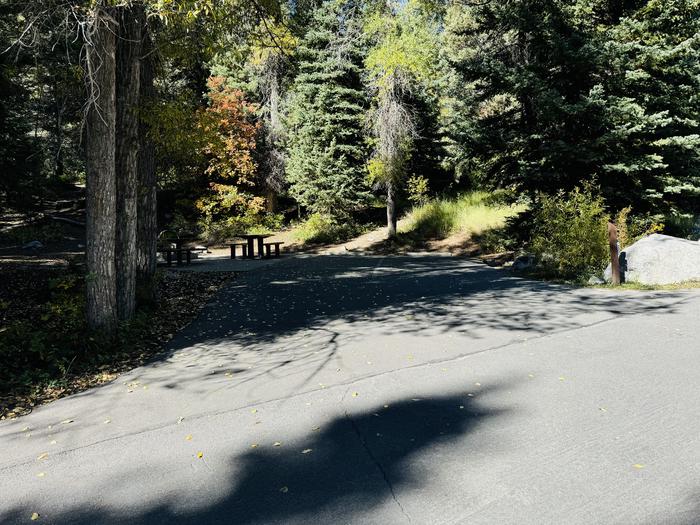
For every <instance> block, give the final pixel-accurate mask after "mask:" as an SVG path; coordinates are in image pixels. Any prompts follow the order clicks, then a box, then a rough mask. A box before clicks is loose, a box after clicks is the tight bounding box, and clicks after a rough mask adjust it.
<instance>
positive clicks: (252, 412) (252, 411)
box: [250, 408, 258, 414]
mask: <svg viewBox="0 0 700 525" xmlns="http://www.w3.org/2000/svg"><path fill="white" fill-rule="evenodd" d="M257 411H258V410H257V409H256V408H253V409H252V410H251V411H250V413H251V414H255V413H257Z"/></svg>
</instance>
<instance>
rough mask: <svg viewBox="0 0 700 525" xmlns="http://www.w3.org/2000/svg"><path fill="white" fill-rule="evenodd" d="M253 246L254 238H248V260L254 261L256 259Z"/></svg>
mask: <svg viewBox="0 0 700 525" xmlns="http://www.w3.org/2000/svg"><path fill="white" fill-rule="evenodd" d="M253 246H254V245H253V238H252V237H248V259H252V258H253V257H254V254H253Z"/></svg>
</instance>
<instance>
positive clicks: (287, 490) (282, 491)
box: [280, 487, 289, 494]
mask: <svg viewBox="0 0 700 525" xmlns="http://www.w3.org/2000/svg"><path fill="white" fill-rule="evenodd" d="M280 492H281V493H282V494H286V493H287V492H289V488H287V487H282V488H281V489H280Z"/></svg>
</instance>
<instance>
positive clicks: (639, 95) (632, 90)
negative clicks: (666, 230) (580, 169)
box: [590, 0, 700, 212]
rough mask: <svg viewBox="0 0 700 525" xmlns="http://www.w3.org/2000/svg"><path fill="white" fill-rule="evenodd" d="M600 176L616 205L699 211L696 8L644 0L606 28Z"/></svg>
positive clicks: (595, 96) (686, 0)
mask: <svg viewBox="0 0 700 525" xmlns="http://www.w3.org/2000/svg"><path fill="white" fill-rule="evenodd" d="M607 35H608V41H607V45H606V49H607V52H608V59H609V62H610V67H609V71H610V72H611V73H610V75H609V76H608V77H607V78H605V79H604V81H603V82H602V83H601V85H599V86H597V87H596V89H595V90H594V91H593V92H592V93H591V97H590V98H591V100H594V101H595V104H596V105H597V106H598V107H599V108H600V109H599V112H600V113H601V114H602V115H603V116H604V118H605V133H603V134H602V135H601V137H600V139H599V141H598V145H599V148H600V150H601V152H602V153H603V154H604V155H605V158H604V159H603V160H604V162H603V164H602V166H601V170H600V173H601V175H600V177H601V185H602V187H603V189H606V190H607V197H608V201H609V202H610V203H612V204H613V205H614V206H615V207H618V208H619V207H622V206H624V205H628V204H632V205H633V207H636V209H637V211H656V212H666V211H678V210H681V211H682V210H686V211H697V210H698V209H699V208H700V96H698V93H700V2H698V1H697V0H651V1H650V2H647V3H646V5H645V6H644V7H642V8H641V9H638V10H637V11H636V12H634V13H633V14H631V16H628V17H626V18H624V19H622V20H621V21H620V23H619V24H618V25H615V26H611V27H610V28H609V29H608V31H607Z"/></svg>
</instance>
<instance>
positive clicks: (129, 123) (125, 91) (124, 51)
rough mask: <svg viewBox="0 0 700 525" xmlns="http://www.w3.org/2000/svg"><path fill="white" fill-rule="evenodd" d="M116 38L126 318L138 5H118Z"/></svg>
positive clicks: (122, 312) (126, 312) (130, 303)
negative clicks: (117, 33) (117, 37)
mask: <svg viewBox="0 0 700 525" xmlns="http://www.w3.org/2000/svg"><path fill="white" fill-rule="evenodd" d="M118 13H119V39H118V40H117V120H116V130H117V134H116V170H117V238H116V268H117V311H118V314H119V319H120V320H129V319H131V318H132V317H133V315H134V311H135V310H136V223H137V218H136V195H137V180H138V179H137V170H138V149H139V141H138V136H139V117H138V106H139V83H140V63H141V25H142V22H141V17H140V16H139V14H138V6H136V5H135V6H133V7H121V8H119V11H118Z"/></svg>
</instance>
